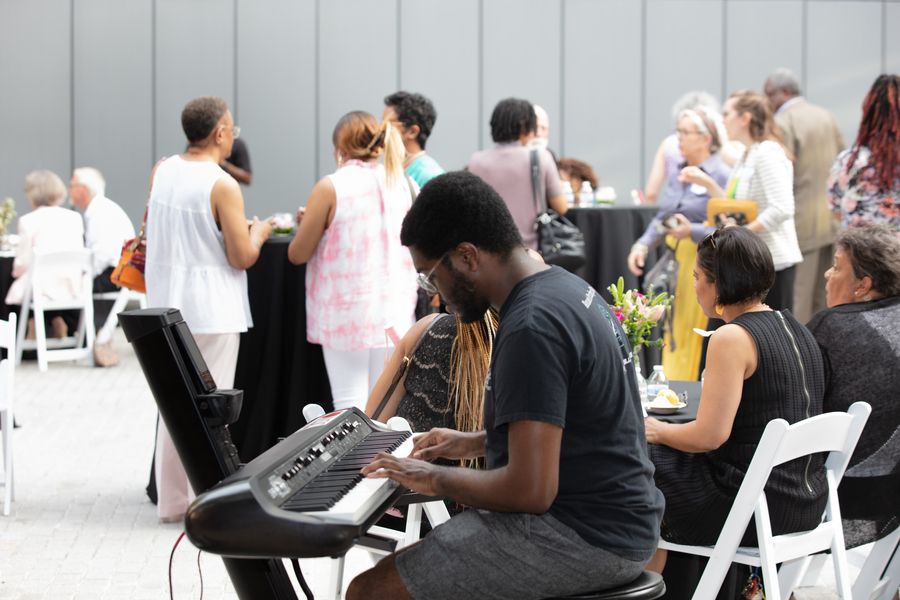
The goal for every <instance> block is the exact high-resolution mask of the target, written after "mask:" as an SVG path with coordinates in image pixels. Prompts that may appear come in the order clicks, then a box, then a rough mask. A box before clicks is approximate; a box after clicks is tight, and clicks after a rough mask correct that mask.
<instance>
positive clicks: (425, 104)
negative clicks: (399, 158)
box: [381, 91, 444, 188]
mask: <svg viewBox="0 0 900 600" xmlns="http://www.w3.org/2000/svg"><path fill="white" fill-rule="evenodd" d="M381 119H382V120H383V121H390V122H391V124H392V125H394V127H396V128H397V130H398V131H399V132H400V137H401V138H403V147H404V148H405V149H406V160H404V161H403V165H404V167H406V174H407V175H409V177H410V178H411V179H412V180H413V181H415V182H416V185H418V186H419V188H421V187H422V186H424V185H425V184H426V183H428V182H429V181H431V179H432V178H434V177H437V176H438V175H440V174H441V173H443V172H444V169H443V168H442V167H441V165H439V164H438V162H437V161H436V160H434V158H433V157H432V156H431V155H429V154H427V153H426V152H425V144H426V142H428V138H429V137H430V136H431V130H432V129H433V128H434V122H435V121H436V120H437V111H435V110H434V105H433V104H432V103H431V100H429V99H428V98H426V97H425V96H423V95H422V94H411V93H409V92H404V91H399V92H395V93H393V94H391V95H390V96H385V98H384V113H383V114H382V115H381Z"/></svg>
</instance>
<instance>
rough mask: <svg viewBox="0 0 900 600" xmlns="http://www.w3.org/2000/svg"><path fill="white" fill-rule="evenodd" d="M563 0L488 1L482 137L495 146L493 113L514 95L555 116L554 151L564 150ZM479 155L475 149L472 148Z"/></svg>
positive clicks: (551, 121)
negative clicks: (562, 133)
mask: <svg viewBox="0 0 900 600" xmlns="http://www.w3.org/2000/svg"><path fill="white" fill-rule="evenodd" d="M560 14H561V8H560V0H485V2H484V15H483V24H482V27H483V35H484V38H483V48H484V50H483V53H482V58H481V60H482V64H483V74H484V75H483V77H484V80H483V81H484V87H483V91H482V102H483V105H482V106H483V110H482V121H483V122H482V123H480V124H479V125H480V126H481V128H482V129H481V131H482V136H481V141H482V144H483V145H484V146H489V145H491V144H492V143H493V142H492V141H491V128H490V119H491V112H492V111H493V110H494V106H495V105H496V104H497V102H498V101H500V100H502V99H504V98H508V97H510V96H515V97H517V98H524V99H526V100H529V101H531V102H533V103H535V104H540V105H541V106H543V107H544V108H545V109H546V110H547V114H549V115H550V147H551V148H553V149H556V148H559V140H560V135H559V123H560V118H561V112H560V108H561V107H560V87H561V85H562V82H561V77H560V75H561V73H560V48H561V44H560V39H559V38H560ZM473 150H476V148H473Z"/></svg>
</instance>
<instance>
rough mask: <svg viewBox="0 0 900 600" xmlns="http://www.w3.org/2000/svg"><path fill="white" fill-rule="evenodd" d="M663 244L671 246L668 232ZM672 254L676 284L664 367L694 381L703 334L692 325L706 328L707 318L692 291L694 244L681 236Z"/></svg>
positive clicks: (672, 241) (673, 374)
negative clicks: (694, 329) (673, 254)
mask: <svg viewBox="0 0 900 600" xmlns="http://www.w3.org/2000/svg"><path fill="white" fill-rule="evenodd" d="M666 244H667V245H668V246H669V247H670V248H672V247H674V246H675V239H674V238H672V237H671V236H667V237H666ZM675 258H677V259H678V282H677V283H676V285H675V300H674V306H675V310H673V311H672V319H673V324H674V327H667V328H666V335H665V342H666V345H665V347H663V352H662V361H663V369H665V371H666V377H668V378H669V380H672V379H679V380H690V381H696V380H697V379H698V372H699V368H700V355H701V353H702V351H703V338H702V337H700V336H699V335H697V334H696V333H694V332H693V331H692V330H693V328H694V327H699V328H700V329H706V324H707V321H708V317H707V316H706V315H705V314H704V313H703V309H702V308H700V305H699V304H698V303H697V295H696V294H695V293H694V277H693V269H694V261H695V260H697V244H695V243H694V242H693V241H692V240H691V239H690V238H685V239H683V240H681V243H680V244H678V248H677V250H676V251H675ZM673 338H674V340H673ZM673 342H674V344H673ZM673 346H674V348H675V349H674V350H673V349H672V347H673Z"/></svg>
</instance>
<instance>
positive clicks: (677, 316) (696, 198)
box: [628, 106, 731, 380]
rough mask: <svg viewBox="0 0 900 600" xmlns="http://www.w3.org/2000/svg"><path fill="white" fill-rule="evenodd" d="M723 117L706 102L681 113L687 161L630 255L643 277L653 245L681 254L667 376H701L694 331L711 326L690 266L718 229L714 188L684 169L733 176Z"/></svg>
mask: <svg viewBox="0 0 900 600" xmlns="http://www.w3.org/2000/svg"><path fill="white" fill-rule="evenodd" d="M719 121H720V117H719V116H718V114H716V113H715V112H713V111H712V109H708V108H704V107H702V106H698V107H696V108H694V109H687V110H682V111H681V113H679V115H678V120H677V128H676V130H675V131H676V135H677V138H678V148H679V151H680V153H681V156H682V157H683V159H684V160H683V162H681V163H679V168H678V169H677V170H673V171H672V172H671V173H670V175H669V177H668V178H667V180H666V184H665V189H664V191H663V195H662V197H661V198H660V201H659V211H658V212H657V213H656V216H655V217H654V218H653V221H652V222H651V223H650V225H649V226H648V227H647V230H646V231H645V232H644V235H642V236H641V237H640V239H638V241H637V242H635V244H634V245H633V246H632V247H631V252H630V253H629V254H628V269H629V270H630V271H631V272H632V273H634V274H635V275H641V274H643V269H644V264H645V261H646V259H647V255H648V253H649V251H650V248H652V247H654V246H656V245H658V244H659V243H660V242H662V241H663V240H664V239H665V243H666V244H667V245H668V246H669V247H670V248H675V256H676V258H677V259H678V262H679V264H680V265H681V268H680V269H679V273H678V281H677V282H676V287H675V289H674V290H670V291H673V292H674V295H675V296H676V298H677V300H676V301H675V304H674V307H673V310H672V315H673V318H672V326H671V327H669V328H668V330H667V331H666V335H665V341H666V345H665V347H664V348H663V354H662V359H663V367H664V368H665V371H666V375H668V376H669V377H670V378H672V379H687V380H696V379H697V378H698V375H699V371H698V366H699V364H700V355H701V353H702V348H703V344H702V338H700V337H698V336H696V335H694V333H693V332H692V329H693V328H695V327H701V328H705V327H706V323H707V319H706V317H705V316H704V315H703V311H701V310H700V307H699V306H698V305H697V303H696V302H694V300H693V298H692V294H691V286H692V283H691V273H690V268H689V265H691V264H692V263H693V262H694V257H695V256H696V252H697V245H696V244H697V242H699V241H700V240H701V239H703V236H705V235H707V234H708V233H709V232H710V231H712V228H711V227H707V226H706V225H704V224H703V222H704V221H705V220H706V204H707V202H708V201H709V192H708V191H707V189H706V188H704V187H703V186H700V185H696V184H693V183H691V182H689V181H687V180H686V179H685V178H684V177H683V175H682V173H683V172H684V171H686V170H687V169H692V168H693V169H698V170H699V171H701V172H702V173H704V174H706V175H707V176H708V177H710V178H711V179H712V180H713V181H716V182H719V183H721V184H722V185H724V184H725V182H726V181H727V180H728V174H729V173H730V172H731V170H730V169H729V167H728V166H727V165H726V164H725V163H724V162H723V161H722V159H721V157H720V156H719V150H720V148H721V146H722V138H721V137H720V124H719Z"/></svg>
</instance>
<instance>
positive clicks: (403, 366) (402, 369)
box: [370, 313, 447, 421]
mask: <svg viewBox="0 0 900 600" xmlns="http://www.w3.org/2000/svg"><path fill="white" fill-rule="evenodd" d="M445 316H447V315H446V313H444V314H440V315H438V316H436V317H435V318H433V319H432V320H431V322H430V323H429V324H428V327H426V328H425V331H423V332H422V335H420V336H419V339H418V340H416V343H415V345H414V346H413V347H412V350H410V351H409V354H407V355H406V356H404V357H403V360H402V361H401V362H400V366H399V367H398V368H397V372H396V373H394V378H393V379H391V385H389V386H388V389H387V392H385V394H384V397H383V398H382V399H381V402H379V403H378V406H377V407H376V408H375V412H373V413H372V416H371V417H370V418H371V419H372V420H373V421H377V420H378V417H380V416H381V413H382V412H383V411H384V407H385V406H387V403H388V401H389V400H390V399H391V396H393V395H394V391H395V390H396V389H397V386H398V385H400V380H401V379H403V377H404V376H405V375H406V371H407V370H408V369H409V363H410V362H412V357H413V356H415V354H416V350H418V349H419V345H420V344H421V343H422V340H424V339H425V336H426V335H428V332H429V331H431V328H432V327H434V324H435V323H437V322H438V321H440V320H441V319H443V318H444V317H445Z"/></svg>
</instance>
